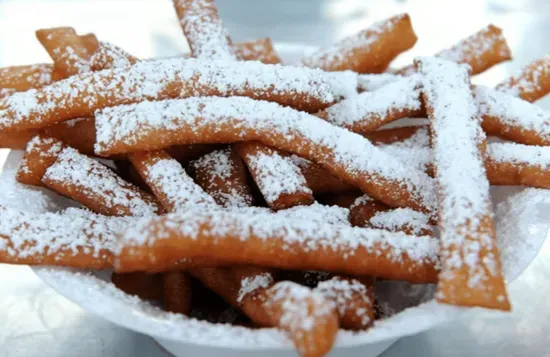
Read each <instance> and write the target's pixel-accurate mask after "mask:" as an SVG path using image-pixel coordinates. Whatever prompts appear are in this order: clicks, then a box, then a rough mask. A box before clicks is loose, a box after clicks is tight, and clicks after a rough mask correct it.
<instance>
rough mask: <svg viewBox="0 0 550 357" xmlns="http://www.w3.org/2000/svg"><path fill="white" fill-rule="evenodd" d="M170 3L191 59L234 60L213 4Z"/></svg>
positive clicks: (204, 0)
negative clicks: (185, 40) (185, 39)
mask: <svg viewBox="0 0 550 357" xmlns="http://www.w3.org/2000/svg"><path fill="white" fill-rule="evenodd" d="M173 3H174V8H175V9H176V14H177V16H178V20H179V23H180V25H181V28H182V30H183V33H184V34H185V37H186V38H187V42H188V43H189V47H191V53H192V55H193V57H195V58H203V59H215V60H218V59H219V60H230V61H231V60H235V59H236V57H235V54H234V52H233V48H232V46H231V39H230V38H229V35H228V33H227V30H226V29H225V27H224V26H223V21H222V20H221V18H220V15H219V14H218V9H217V7H216V4H215V2H214V0H173Z"/></svg>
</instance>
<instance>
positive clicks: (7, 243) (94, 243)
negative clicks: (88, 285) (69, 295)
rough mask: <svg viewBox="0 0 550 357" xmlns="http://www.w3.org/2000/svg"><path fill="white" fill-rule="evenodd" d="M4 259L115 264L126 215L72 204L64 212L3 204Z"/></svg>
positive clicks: (0, 254)
mask: <svg viewBox="0 0 550 357" xmlns="http://www.w3.org/2000/svg"><path fill="white" fill-rule="evenodd" d="M0 214H1V216H2V220H1V221H0V262H2V263H7V264H25V265H57V266H68V267H74V268H84V269H105V268H112V266H113V265H112V264H113V251H114V249H115V245H116V239H117V235H118V234H119V233H120V232H121V231H122V230H124V229H126V228H127V226H128V224H129V222H130V220H129V219H128V218H126V217H105V216H102V215H96V214H93V213H90V212H89V211H85V210H80V209H75V208H69V209H67V210H65V211H64V212H60V213H42V214H35V213H28V212H21V211H18V210H14V209H11V208H7V207H1V206H0Z"/></svg>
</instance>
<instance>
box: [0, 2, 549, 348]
mask: <svg viewBox="0 0 550 357" xmlns="http://www.w3.org/2000/svg"><path fill="white" fill-rule="evenodd" d="M218 3H219V7H220V12H221V14H222V17H223V18H224V20H225V23H226V26H227V27H228V29H229V31H230V33H231V36H232V38H233V39H234V40H236V41H240V40H247V39H253V38H257V37H261V36H270V37H271V38H272V39H273V40H274V41H277V42H293V43H305V44H311V45H319V46H322V45H326V44H328V43H330V42H332V41H333V40H335V39H337V38H340V37H342V36H345V35H347V34H351V33H354V32H355V31H357V30H359V29H361V28H364V27H365V26H368V24H370V23H372V22H373V21H375V20H377V19H381V18H384V17H387V16H389V15H391V14H395V13H397V12H404V11H407V12H409V13H410V14H411V17H412V19H413V24H414V27H415V30H416V32H417V34H418V36H419V42H418V44H417V46H416V47H415V48H414V49H413V50H412V51H410V53H407V54H405V55H402V56H400V57H399V58H398V60H397V62H396V63H397V64H405V63H408V62H410V61H411V59H412V57H413V56H415V55H418V54H430V53H434V52H435V51H437V50H438V49H440V48H444V47H446V46H448V45H449V44H452V43H454V42H456V40H458V39H460V38H462V37H465V36H467V35H468V34H470V33H472V32H474V31H476V30H477V29H479V28H481V27H483V26H485V25H486V24H487V23H489V22H492V23H494V24H496V25H498V26H500V27H502V28H503V29H504V31H505V35H506V37H507V39H508V41H509V43H510V46H511V47H512V50H513V53H514V57H515V61H514V62H511V63H508V64H505V65H501V66H498V67H497V68H494V69H491V70H490V71H488V72H487V73H484V74H483V75H481V76H479V77H480V78H479V80H480V81H482V82H484V83H487V84H489V85H490V84H495V83H496V82H497V81H498V80H499V79H501V78H504V76H506V75H507V74H508V73H510V72H511V71H513V70H515V69H517V68H519V67H521V66H522V65H523V64H526V63H528V62H529V61H531V60H533V59H535V58H538V57H541V56H543V55H545V54H546V53H548V52H550V42H548V41H547V38H546V36H545V35H546V34H547V33H548V32H549V30H550V21H549V20H550V18H549V17H550V11H549V10H550V2H548V1H546V0H517V1H516V0H487V1H477V0H471V1H466V0H462V1H437V2H435V1H431V0H409V1H407V0H400V1H399V0H395V1H358V0H324V1H315V0H280V1H269V0H265V1H263V0H238V1H237V0H234V1H233V0H218ZM130 4H131V5H130ZM62 25H67V26H74V27H75V28H76V29H77V30H78V31H79V32H88V31H92V32H95V33H96V34H97V35H98V37H99V38H100V39H102V40H108V41H111V42H114V43H115V44H118V45H120V46H122V47H123V48H125V49H126V50H127V51H128V52H130V53H133V54H135V55H137V56H139V57H149V56H151V55H152V54H156V55H158V56H173V55H177V54H180V53H181V52H182V51H184V50H185V49H186V43H185V40H184V39H183V36H182V35H181V30H180V29H179V27H178V25H177V23H176V20H175V16H174V14H173V10H172V5H171V1H169V0H141V1H132V2H129V1H127V0H114V1H108V2H107V1H78V0H77V1H74V0H73V1H45V0H42V1H26V0H17V1H5V0H4V1H0V29H1V31H0V32H1V33H2V36H0V65H1V66H5V65H14V64H23V63H35V62H41V61H47V60H48V58H47V55H46V53H45V51H43V50H42V49H41V48H40V46H39V45H38V44H37V42H36V40H35V39H34V30H35V29H36V28H40V27H49V26H62ZM476 80H477V79H476ZM549 104H550V101H548V100H543V101H541V105H542V106H543V107H545V108H547V109H550V105H549ZM5 154H6V152H5V151H4V152H0V165H1V162H2V159H3V157H4V156H5ZM549 257H550V241H548V242H546V243H545V244H544V245H543V247H542V249H541V251H540V253H539V255H538V256H537V258H536V259H535V260H534V261H533V263H532V264H531V265H530V266H529V267H528V268H527V269H526V271H525V272H524V273H523V274H522V275H521V277H520V278H519V279H518V280H516V281H515V282H513V283H512V284H511V286H510V288H509V291H510V295H511V298H512V302H513V305H514V311H513V312H512V313H510V314H500V313H491V312H484V311H479V310H475V311H472V312H471V313H470V314H469V315H468V316H466V317H464V318H463V319H461V320H460V321H457V322H453V323H452V324H448V325H445V326H442V327H440V328H438V329H436V330H433V331H429V332H425V333H422V334H420V335H417V336H413V337H409V338H404V339H402V340H400V341H399V342H397V343H396V344H395V345H394V346H392V347H391V348H390V349H389V350H387V351H386V352H385V353H384V354H383V356H384V357H402V356H413V355H422V356H426V357H429V356H442V355H444V356H488V355H497V354H498V355H499V356H502V357H514V356H543V355H548V352H547V346H548V345H549V343H550V319H548V318H547V316H548V313H549V312H550V299H547V298H546V297H547V296H548V295H549V294H550V286H548V285H546V282H548V281H549V278H550V276H549V275H550V260H549V259H548V258H549ZM0 276H1V277H2V278H1V282H2V283H1V284H0V321H2V323H1V324H0V356H6V357H12V356H17V357H31V356H41V357H65V356H82V357H111V356H113V357H114V356H121V357H125V356H135V357H142V356H152V357H165V356H168V355H167V353H165V352H163V351H162V350H161V349H160V348H159V347H158V346H157V345H156V343H155V342H154V341H153V340H152V339H150V338H148V337H146V336H142V335H140V334H136V333H134V332H131V331H128V330H125V329H122V328H119V327H117V326H114V325H112V324H110V323H108V322H106V321H104V320H102V319H101V318H98V317H95V316H93V315H91V314H88V313H86V312H85V311H83V310H82V309H81V308H79V307H78V306H76V305H74V304H72V303H71V302H69V301H67V300H66V299H65V298H63V297H62V296H60V295H58V294H57V293H56V292H54V291H53V290H52V289H50V288H49V287H47V286H46V285H44V284H43V283H42V282H41V281H40V280H39V279H38V278H37V277H36V276H34V274H33V273H32V272H31V271H30V269H29V268H27V267H13V266H6V265H0Z"/></svg>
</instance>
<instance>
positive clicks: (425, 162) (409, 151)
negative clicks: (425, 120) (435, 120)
mask: <svg viewBox="0 0 550 357" xmlns="http://www.w3.org/2000/svg"><path fill="white" fill-rule="evenodd" d="M380 149H381V150H382V151H384V152H385V153H386V154H388V155H390V156H392V157H394V158H396V159H398V160H401V161H402V162H404V163H407V164H408V165H411V166H413V167H415V168H416V169H418V170H421V171H424V172H428V171H429V170H430V169H431V165H432V160H433V159H432V156H433V155H432V149H431V148H430V138H429V133H428V129H427V128H420V129H418V130H417V131H416V132H415V133H414V134H413V135H412V136H411V137H410V138H407V139H405V140H403V141H397V142H395V143H392V144H387V145H381V146H380Z"/></svg>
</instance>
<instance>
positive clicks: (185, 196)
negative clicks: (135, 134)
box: [128, 150, 216, 212]
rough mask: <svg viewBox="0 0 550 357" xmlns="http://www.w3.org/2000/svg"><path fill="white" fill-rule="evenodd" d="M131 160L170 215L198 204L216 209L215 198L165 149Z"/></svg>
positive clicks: (141, 153)
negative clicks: (194, 180)
mask: <svg viewBox="0 0 550 357" xmlns="http://www.w3.org/2000/svg"><path fill="white" fill-rule="evenodd" d="M128 159H129V160H130V162H131V163H132V165H133V166H134V168H135V169H136V170H137V172H138V173H139V175H140V176H141V178H142V179H143V180H144V181H145V182H146V183H147V185H148V186H149V187H150V188H151V190H152V191H153V193H154V195H155V197H156V198H157V199H158V200H159V201H160V203H161V204H162V206H163V207H164V208H165V209H166V210H167V211H168V212H176V211H181V210H184V209H189V208H192V207H196V206H198V205H204V206H216V202H215V201H214V199H213V198H212V196H210V195H208V194H207V193H206V192H204V190H203V189H202V188H201V187H200V186H199V185H197V184H196V183H195V182H193V179H192V178H191V177H189V176H188V175H187V173H186V172H185V170H184V169H183V167H182V166H181V164H180V163H179V162H177V161H176V160H174V159H173V158H172V157H171V156H170V155H168V153H166V152H165V151H163V150H157V151H148V152H137V153H133V154H130V155H128Z"/></svg>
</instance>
